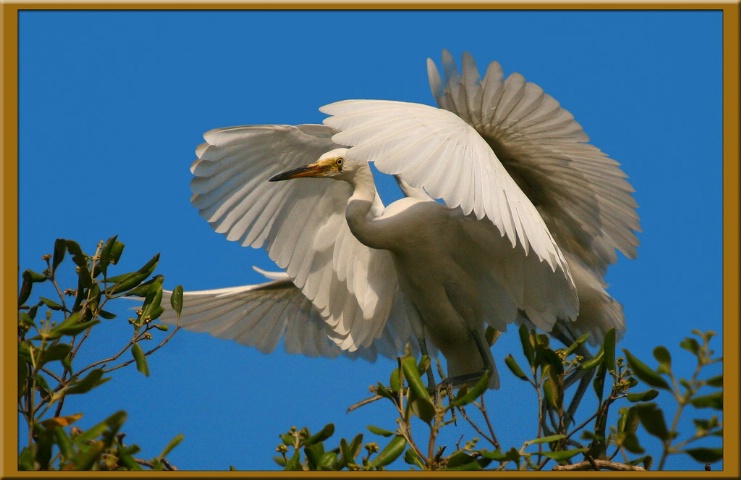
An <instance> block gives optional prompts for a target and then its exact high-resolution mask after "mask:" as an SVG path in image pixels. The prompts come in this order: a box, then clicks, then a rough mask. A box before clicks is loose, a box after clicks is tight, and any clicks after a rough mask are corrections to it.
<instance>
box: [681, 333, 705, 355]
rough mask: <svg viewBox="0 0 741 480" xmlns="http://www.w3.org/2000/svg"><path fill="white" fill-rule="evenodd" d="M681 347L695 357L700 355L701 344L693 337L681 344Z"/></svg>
mask: <svg viewBox="0 0 741 480" xmlns="http://www.w3.org/2000/svg"><path fill="white" fill-rule="evenodd" d="M679 346H680V347H682V348H684V349H685V350H687V351H688V352H691V353H693V354H695V355H697V354H699V353H700V344H699V343H697V340H695V339H694V338H692V337H687V338H685V339H684V340H682V341H681V342H679Z"/></svg>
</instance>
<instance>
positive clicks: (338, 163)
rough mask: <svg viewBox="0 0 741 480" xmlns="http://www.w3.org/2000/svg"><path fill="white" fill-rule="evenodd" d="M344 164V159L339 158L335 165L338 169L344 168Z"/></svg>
mask: <svg viewBox="0 0 741 480" xmlns="http://www.w3.org/2000/svg"><path fill="white" fill-rule="evenodd" d="M342 162H343V160H342V158H338V159H337V160H335V164H336V165H337V166H338V167H341V166H342Z"/></svg>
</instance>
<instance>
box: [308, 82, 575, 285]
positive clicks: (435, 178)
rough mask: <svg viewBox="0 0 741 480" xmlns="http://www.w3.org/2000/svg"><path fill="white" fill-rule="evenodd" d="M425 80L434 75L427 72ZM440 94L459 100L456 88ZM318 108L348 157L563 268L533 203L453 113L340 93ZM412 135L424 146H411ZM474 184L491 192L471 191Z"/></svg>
mask: <svg viewBox="0 0 741 480" xmlns="http://www.w3.org/2000/svg"><path fill="white" fill-rule="evenodd" d="M459 77H460V76H458V77H456V78H459ZM468 80H469V81H470V74H469V79H468ZM430 82H431V84H432V85H435V84H436V82H437V80H436V79H435V77H434V71H433V78H432V79H431V80H430ZM446 101H448V102H450V103H454V104H455V105H459V106H460V105H464V104H465V103H466V102H465V99H462V97H460V98H459V97H456V96H455V94H451V96H450V98H448V99H447V100H446ZM461 102H463V103H461ZM471 103H472V104H475V102H471ZM462 108H463V107H462ZM320 110H321V111H322V112H324V113H327V114H329V115H331V116H330V117H329V118H327V119H325V120H324V123H325V124H326V125H328V126H330V127H332V128H335V129H337V130H338V131H339V133H337V134H335V135H334V136H333V137H332V138H333V140H334V141H335V142H337V143H341V144H345V145H351V146H352V148H351V149H350V150H349V152H348V156H350V157H353V158H356V159H360V160H367V161H374V162H375V165H376V167H377V168H378V169H379V170H380V171H382V172H384V173H388V174H393V175H398V176H399V177H401V178H402V179H403V180H404V181H406V182H407V183H409V184H410V185H411V186H412V187H415V188H423V189H424V190H425V191H426V192H427V193H429V194H430V195H431V196H433V197H436V198H442V199H443V201H445V203H446V204H447V205H448V206H449V207H451V208H456V207H460V208H461V209H462V211H463V212H464V214H466V215H467V214H469V213H471V212H473V213H474V214H475V215H476V216H477V218H479V219H480V218H483V217H484V216H486V217H487V218H488V219H489V220H490V221H491V222H492V223H494V225H496V227H497V228H498V229H499V231H500V233H501V234H502V235H506V236H507V238H508V239H509V240H510V242H511V243H512V246H513V247H514V246H515V245H516V244H518V243H521V244H523V245H525V246H526V247H530V248H532V250H533V251H534V252H535V254H536V255H537V256H538V258H539V259H541V260H545V261H546V262H547V263H548V265H549V266H550V268H551V269H552V270H555V269H557V268H559V269H561V270H562V271H564V272H568V267H567V266H566V264H565V260H564V259H563V256H562V254H561V252H560V251H559V250H558V247H557V246H556V244H555V242H554V241H553V238H552V237H551V235H550V233H549V232H548V229H547V228H546V226H545V224H544V223H543V221H542V219H541V218H540V215H539V214H538V212H537V210H536V209H535V207H534V206H533V204H532V202H530V200H529V199H528V198H527V197H526V196H525V194H524V193H523V192H522V191H521V190H520V188H519V187H518V186H517V185H516V184H515V182H514V181H513V180H512V178H511V177H510V176H509V174H508V173H507V171H506V170H505V169H504V167H503V166H502V164H501V162H500V161H499V159H497V157H496V155H495V154H494V152H493V151H492V149H491V148H490V147H489V145H488V144H487V143H486V142H485V141H484V139H483V138H482V137H481V136H480V135H479V134H478V133H477V132H476V131H475V130H474V129H473V128H472V127H470V126H469V125H468V124H466V123H465V122H464V121H462V120H461V118H459V117H458V116H457V115H454V114H452V113H449V112H447V111H445V110H440V109H437V108H433V107H429V106H427V105H420V104H413V103H405V102H394V101H381V100H346V101H342V102H337V103H333V104H330V105H326V106H324V107H322V108H321V109H320ZM410 132H414V136H411V135H409V133H410ZM417 135H419V137H417ZM419 138H422V139H423V141H424V145H425V147H423V148H414V147H415V144H416V142H417V141H418V139H419ZM401 152H403V155H401V154H400V153H401ZM397 153H399V154H398V155H397ZM428 154H429V155H428ZM484 172H486V173H484ZM486 174H488V180H489V183H488V184H486V185H484V184H483V182H478V183H477V180H476V177H480V176H482V175H486ZM477 184H478V185H480V186H481V187H486V188H483V190H487V189H491V191H489V192H487V194H484V191H483V190H479V191H477V189H476V188H475V185H477ZM484 200H487V202H486V203H484ZM522 216H527V217H528V218H529V219H528V221H525V220H524V219H523V218H521V217H522ZM518 217H519V218H518ZM518 224H519V225H520V226H521V228H520V229H518V228H517V227H516V225H518Z"/></svg>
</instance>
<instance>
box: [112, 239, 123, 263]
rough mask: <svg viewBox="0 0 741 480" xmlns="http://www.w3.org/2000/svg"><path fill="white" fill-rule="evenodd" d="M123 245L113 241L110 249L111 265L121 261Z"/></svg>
mask: <svg viewBox="0 0 741 480" xmlns="http://www.w3.org/2000/svg"><path fill="white" fill-rule="evenodd" d="M123 249H124V244H123V242H119V241H118V240H115V241H114V242H113V247H111V254H110V255H111V264H113V265H116V264H117V263H118V261H119V260H120V259H121V254H122V253H123Z"/></svg>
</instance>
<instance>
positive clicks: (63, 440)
mask: <svg viewBox="0 0 741 480" xmlns="http://www.w3.org/2000/svg"><path fill="white" fill-rule="evenodd" d="M54 438H55V439H56V444H57V446H58V447H59V453H61V454H62V461H65V460H67V459H69V458H70V457H72V455H73V454H74V447H73V445H72V440H71V439H70V438H69V435H67V432H65V431H64V428H62V427H56V428H55V429H54Z"/></svg>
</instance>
